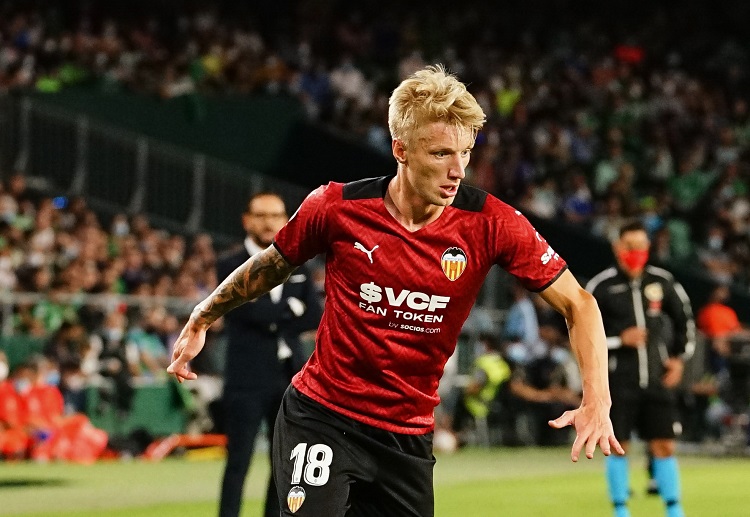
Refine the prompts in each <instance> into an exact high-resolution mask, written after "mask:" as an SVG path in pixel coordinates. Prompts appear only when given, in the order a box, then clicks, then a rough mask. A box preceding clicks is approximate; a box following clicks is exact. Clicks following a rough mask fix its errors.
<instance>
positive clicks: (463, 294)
mask: <svg viewBox="0 0 750 517" xmlns="http://www.w3.org/2000/svg"><path fill="white" fill-rule="evenodd" d="M390 179H391V177H383V178H376V179H366V180H361V181H356V182H353V183H348V184H345V185H344V184H340V183H329V184H328V185H325V186H322V187H319V188H318V189H316V190H315V191H313V192H312V193H311V194H310V195H309V196H308V197H307V198H306V199H305V201H304V202H303V203H302V205H301V206H300V208H299V210H297V212H296V213H295V214H294V216H292V218H291V219H290V220H289V222H288V223H287V225H286V226H285V227H284V228H282V229H281V230H280V231H279V233H278V234H277V235H276V240H275V243H274V244H275V246H276V248H277V249H278V250H279V252H280V253H281V254H282V255H283V256H284V258H285V259H286V260H287V261H288V262H289V263H290V264H293V265H299V264H302V263H304V262H305V261H307V260H309V259H310V258H312V257H314V256H315V255H317V254H318V253H325V254H326V277H325V293H326V306H325V310H324V314H323V320H322V321H321V324H320V327H319V328H318V334H317V338H316V347H315V351H314V352H313V354H312V356H311V357H310V359H309V361H308V362H307V364H306V365H305V367H304V368H303V369H302V371H301V372H300V373H299V374H297V376H295V378H294V380H293V381H292V382H293V384H294V386H295V387H296V388H297V389H298V390H300V391H301V392H302V393H304V394H305V395H307V396H309V397H311V398H312V399H314V400H316V401H318V402H320V403H321V404H323V405H325V406H327V407H329V408H331V409H333V410H335V411H338V412H340V413H342V414H344V415H346V416H348V417H350V418H353V419H355V420H358V421H361V422H364V423H366V424H368V425H372V426H375V427H379V428H383V429H386V430H388V431H392V432H398V433H409V434H420V433H425V432H428V431H430V430H432V428H433V425H434V419H433V411H434V408H435V406H436V405H437V404H438V402H439V398H438V395H437V387H438V383H439V381H440V377H441V376H442V373H443V368H444V366H445V363H446V361H447V360H448V358H449V357H450V355H451V354H452V353H453V351H454V349H455V346H456V341H457V339H458V335H459V332H460V331H461V327H462V326H463V323H464V321H465V320H466V318H467V317H468V315H469V311H470V310H471V308H472V306H473V304H474V301H475V299H476V296H477V294H478V292H479V289H480V288H481V286H482V283H483V281H484V278H485V276H486V274H487V272H488V270H489V269H490V267H491V266H492V265H493V264H498V265H500V266H501V267H503V268H504V269H505V270H507V271H508V272H510V273H511V274H513V275H514V276H516V277H517V278H518V279H519V280H520V281H521V282H522V283H523V284H524V286H526V287H527V288H528V289H529V290H532V291H541V290H543V289H545V288H546V287H547V286H549V285H550V284H551V283H552V282H553V281H554V280H555V279H556V278H557V277H558V276H559V275H560V274H561V273H562V271H563V270H564V269H565V268H566V264H565V262H564V261H563V260H562V259H561V258H560V257H559V256H558V255H557V253H555V252H554V250H553V249H552V248H551V247H550V246H549V245H548V244H547V242H546V241H545V240H544V239H543V238H542V237H541V236H540V235H539V234H538V233H537V232H536V230H534V228H533V227H532V226H531V224H530V223H529V222H528V220H527V219H526V218H525V217H524V216H523V215H521V213H520V212H518V211H517V210H515V209H513V208H512V207H510V206H508V205H507V204H505V203H503V202H502V201H500V200H498V199H497V198H494V197H492V196H490V195H488V194H487V193H486V192H483V191H481V190H479V189H476V188H473V187H469V186H466V185H461V187H460V188H459V190H458V193H457V195H456V197H455V199H454V202H453V204H452V205H451V206H448V207H446V208H445V210H444V211H443V213H442V214H441V215H440V217H439V218H438V219H436V220H435V221H433V222H432V223H430V224H429V225H427V226H425V227H424V228H421V229H419V230H417V231H415V232H410V231H409V230H407V229H406V228H404V227H403V226H402V225H401V224H400V223H399V222H398V221H396V219H395V218H394V217H393V216H392V215H391V214H390V213H389V212H388V210H387V209H386V206H385V202H384V196H385V192H386V189H387V187H388V183H389V181H390Z"/></svg>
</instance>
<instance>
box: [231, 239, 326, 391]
mask: <svg viewBox="0 0 750 517" xmlns="http://www.w3.org/2000/svg"><path fill="white" fill-rule="evenodd" d="M248 258H250V256H249V254H248V253H247V250H246V249H245V247H244V246H242V247H241V248H239V249H238V250H236V251H233V252H229V253H227V254H225V255H224V256H222V257H220V258H219V261H218V263H217V273H218V276H219V280H223V279H224V278H226V277H227V276H228V275H229V274H230V273H231V272H232V271H234V270H235V269H236V268H237V267H238V266H240V265H241V264H242V263H243V262H245V261H246V260H247V259H248ZM282 289H283V291H282V295H281V299H280V300H279V301H278V303H274V302H273V301H272V300H271V296H270V295H269V294H264V295H263V296H261V297H260V298H258V299H257V300H255V301H253V302H248V303H246V304H244V305H241V306H240V307H237V308H236V309H234V310H232V311H230V312H229V313H227V314H226V316H225V319H226V332H227V339H228V346H227V354H226V367H225V370H224V379H225V383H224V384H225V389H240V390H246V389H261V388H266V389H285V388H286V386H287V385H288V384H289V381H290V380H291V376H290V372H293V373H295V372H297V371H299V369H300V368H301V367H302V365H303V364H304V363H305V361H306V360H307V354H306V352H305V350H304V348H303V346H302V344H301V342H300V339H299V335H300V333H302V332H304V331H307V330H311V329H315V328H317V326H318V324H319V323H320V317H321V313H322V307H321V304H320V299H319V297H318V294H317V293H316V291H315V286H314V285H313V282H312V278H311V275H310V271H309V270H308V269H307V268H306V267H305V266H301V267H299V268H298V269H297V270H296V271H295V272H294V273H292V275H291V276H290V277H289V279H288V280H287V281H286V283H284V284H283V287H282ZM290 297H293V298H297V299H298V300H299V301H301V302H302V303H303V304H304V306H305V311H304V313H303V314H302V315H301V316H296V315H295V314H294V313H293V312H292V310H291V308H290V307H289V303H288V299H289V298H290ZM279 339H283V340H284V341H285V342H286V344H287V346H288V347H289V348H290V349H291V351H292V356H291V358H290V359H288V360H287V361H284V362H282V361H279V359H278V347H279Z"/></svg>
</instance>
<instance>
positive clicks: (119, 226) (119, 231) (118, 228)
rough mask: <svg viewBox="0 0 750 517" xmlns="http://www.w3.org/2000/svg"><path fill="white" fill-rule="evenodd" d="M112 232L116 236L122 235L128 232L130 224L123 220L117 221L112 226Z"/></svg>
mask: <svg viewBox="0 0 750 517" xmlns="http://www.w3.org/2000/svg"><path fill="white" fill-rule="evenodd" d="M112 233H114V234H115V235H116V236H118V237H122V236H124V235H127V234H128V233H130V226H129V225H128V223H126V222H125V221H117V222H116V223H115V224H114V225H113V226H112Z"/></svg>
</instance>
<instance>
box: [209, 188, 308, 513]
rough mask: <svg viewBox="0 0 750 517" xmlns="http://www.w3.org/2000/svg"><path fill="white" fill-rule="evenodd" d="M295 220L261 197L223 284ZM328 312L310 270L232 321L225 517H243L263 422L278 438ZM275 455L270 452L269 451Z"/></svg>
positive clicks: (245, 219) (272, 198)
mask: <svg viewBox="0 0 750 517" xmlns="http://www.w3.org/2000/svg"><path fill="white" fill-rule="evenodd" d="M287 219H288V216H287V213H286V208H285V206H284V201H283V200H282V199H281V197H280V196H279V195H277V194H275V193H271V192H263V193H260V194H255V195H254V196H252V197H251V198H250V200H249V201H248V204H247V211H246V212H245V213H244V214H243V215H242V224H243V226H244V228H245V232H246V233H247V238H246V239H245V242H244V246H243V247H241V248H239V249H238V250H237V251H234V252H232V253H230V254H228V255H227V256H224V257H222V258H220V260H219V262H218V266H217V269H218V271H217V273H218V277H219V278H226V277H227V276H228V275H229V274H230V273H231V272H232V271H234V270H235V269H236V268H237V267H238V266H240V265H241V264H243V263H244V262H245V261H247V259H249V258H250V257H251V256H252V255H255V254H256V253H258V252H260V251H262V250H264V249H265V248H267V247H268V246H270V245H271V243H272V242H273V238H274V236H275V235H276V232H278V231H279V230H280V229H281V227H283V226H284V224H286V222H287ZM320 316H321V306H320V302H319V299H318V295H317V293H316V290H315V286H314V284H313V282H312V276H311V274H310V272H309V270H307V269H306V268H305V267H304V266H302V267H300V268H298V269H297V270H296V271H295V272H294V274H293V275H292V276H291V277H289V280H288V281H287V282H286V283H284V284H281V285H279V286H277V287H275V288H273V289H272V290H271V292H269V293H268V294H265V295H263V296H261V297H260V298H258V299H257V300H256V301H255V302H253V303H247V304H245V305H243V306H242V307H238V308H237V309H236V310H234V311H232V312H230V313H229V314H227V315H226V328H227V332H228V336H227V337H228V349H227V356H226V357H227V358H226V367H225V371H224V399H223V403H224V420H225V422H224V427H225V432H226V434H227V462H226V467H225V470H224V479H223V482H222V487H221V503H220V508H219V515H220V517H237V516H238V515H239V513H240V506H241V503H242V488H243V485H244V483H245V476H246V475H247V471H248V468H249V467H250V461H251V459H252V455H253V449H254V446H255V438H256V435H257V433H258V429H259V427H260V424H261V422H262V421H265V422H266V425H267V428H268V439H269V442H270V441H271V439H272V435H273V425H274V421H275V420H276V413H277V412H278V409H279V405H280V404H281V398H282V396H283V395H284V391H285V390H286V388H287V386H288V385H289V383H290V381H291V379H292V376H293V375H294V374H295V373H297V371H299V369H300V368H301V367H302V365H303V364H304V363H305V361H306V360H307V355H306V353H305V350H304V349H303V345H302V343H301V342H300V337H299V336H300V333H302V332H305V331H307V330H312V329H315V328H317V325H318V323H319V321H320ZM269 450H270V448H269ZM278 501H279V499H278V496H277V494H276V485H275V483H274V481H273V477H272V476H271V477H270V478H269V482H268V490H267V493H266V505H265V516H266V517H271V516H273V517H278V515H279V514H280V512H281V510H280V508H279V502H278Z"/></svg>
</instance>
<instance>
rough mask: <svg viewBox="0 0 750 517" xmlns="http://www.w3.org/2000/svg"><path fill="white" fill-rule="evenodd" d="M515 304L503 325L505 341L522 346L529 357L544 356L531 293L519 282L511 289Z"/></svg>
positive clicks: (509, 309)
mask: <svg viewBox="0 0 750 517" xmlns="http://www.w3.org/2000/svg"><path fill="white" fill-rule="evenodd" d="M511 290H512V293H513V302H512V303H511V305H510V307H509V308H508V312H507V314H506V316H505V321H504V323H503V339H505V340H509V341H514V342H517V343H520V344H522V345H523V346H524V347H525V348H526V354H527V355H528V356H529V357H532V358H533V357H539V356H541V355H544V354H545V352H546V350H544V349H543V348H541V347H540V341H539V321H538V320H537V315H536V310H535V308H534V303H533V302H532V301H531V296H529V292H528V291H527V290H526V289H525V288H524V287H523V285H522V284H520V283H519V282H513V286H512V287H511Z"/></svg>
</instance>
